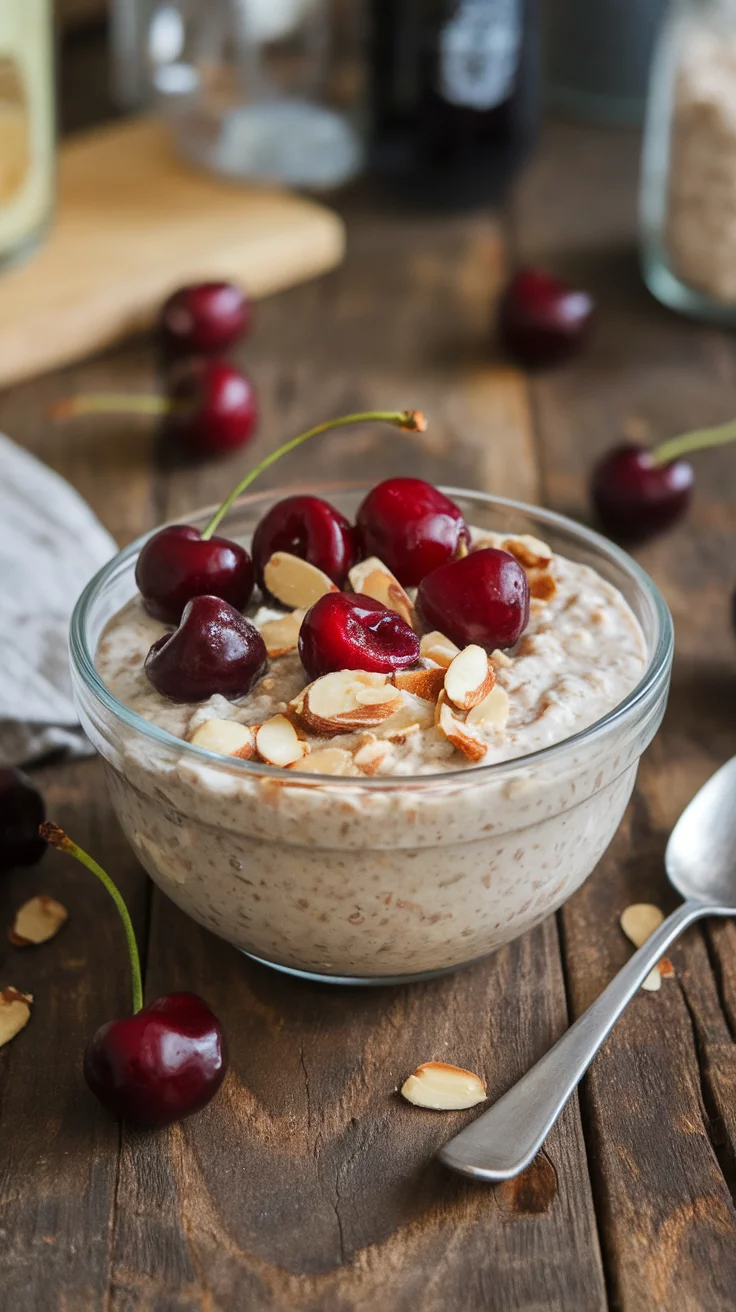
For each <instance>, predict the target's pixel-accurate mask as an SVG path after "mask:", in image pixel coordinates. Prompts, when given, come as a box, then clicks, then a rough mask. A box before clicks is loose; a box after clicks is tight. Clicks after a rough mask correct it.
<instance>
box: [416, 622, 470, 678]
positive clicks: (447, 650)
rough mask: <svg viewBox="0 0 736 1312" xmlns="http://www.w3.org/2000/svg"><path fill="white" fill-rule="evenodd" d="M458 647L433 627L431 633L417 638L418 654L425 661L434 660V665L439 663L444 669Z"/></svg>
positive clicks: (452, 658)
mask: <svg viewBox="0 0 736 1312" xmlns="http://www.w3.org/2000/svg"><path fill="white" fill-rule="evenodd" d="M459 651H460V648H459V647H456V646H455V643H454V642H450V639H449V638H446V637H445V635H444V633H439V632H438V630H437V629H433V630H432V632H431V633H425V634H424V636H423V637H422V638H420V640H419V654H420V656H423V657H424V659H425V660H427V661H434V663H435V665H440V666H441V667H442V669H443V670H446V669H447V668H448V666H449V665H451V664H452V662H453V661H454V659H455V657H456V656H457V654H458V652H459Z"/></svg>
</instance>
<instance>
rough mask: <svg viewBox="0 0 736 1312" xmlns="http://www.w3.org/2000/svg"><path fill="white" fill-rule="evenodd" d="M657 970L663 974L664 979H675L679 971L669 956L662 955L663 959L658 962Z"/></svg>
mask: <svg viewBox="0 0 736 1312" xmlns="http://www.w3.org/2000/svg"><path fill="white" fill-rule="evenodd" d="M657 970H658V971H659V973H660V975H661V976H662V979H674V978H675V975H676V973H677V972H676V970H675V967H674V966H673V964H672V962H671V961H670V959H669V957H662V959H661V960H660V961H658V962H657Z"/></svg>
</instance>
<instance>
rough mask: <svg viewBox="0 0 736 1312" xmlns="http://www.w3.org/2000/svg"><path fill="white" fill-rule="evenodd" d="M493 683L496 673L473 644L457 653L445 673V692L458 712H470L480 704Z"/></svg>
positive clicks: (479, 649)
mask: <svg viewBox="0 0 736 1312" xmlns="http://www.w3.org/2000/svg"><path fill="white" fill-rule="evenodd" d="M495 682H496V671H495V670H494V668H493V666H492V665H491V663H490V661H489V660H488V657H487V655H486V653H485V651H484V650H483V648H482V647H478V646H476V645H475V643H473V644H471V646H469V647H465V648H463V650H462V651H461V652H458V654H457V656H456V657H455V659H454V660H453V662H452V664H451V665H449V666H448V668H447V670H446V672H445V692H446V693H447V696H448V698H449V699H450V701H451V702H452V704H453V706H457V708H458V710H460V711H470V710H472V708H473V707H474V706H477V705H478V702H482V701H483V698H484V697H487V696H488V694H489V692H490V691H491V688H492V687H493V685H494V683H495Z"/></svg>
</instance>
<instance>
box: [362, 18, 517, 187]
mask: <svg viewBox="0 0 736 1312" xmlns="http://www.w3.org/2000/svg"><path fill="white" fill-rule="evenodd" d="M370 8H371V15H372V24H373V27H372V58H371V71H372V79H371V80H372V141H373V152H372V153H373V164H374V168H375V169H376V171H377V172H378V173H379V174H381V175H383V176H384V177H385V178H387V179H389V180H390V182H391V184H392V187H393V189H394V190H395V191H397V192H398V193H399V194H401V195H402V196H403V197H404V198H405V199H408V200H409V199H411V200H414V201H416V202H417V203H419V204H423V205H435V206H442V207H445V206H461V205H472V204H477V203H482V202H489V201H490V202H493V201H496V200H498V199H499V198H500V196H501V195H502V194H503V191H504V189H505V187H506V185H507V184H508V182H509V181H510V179H511V177H512V175H513V173H514V171H515V169H516V168H517V166H518V164H519V163H520V161H521V160H522V159H523V157H524V155H525V153H526V151H527V150H528V148H529V146H530V145H531V143H532V142H533V140H534V137H535V133H536V127H537V120H538V113H539V13H538V5H537V0H373V3H372V5H371V7H370Z"/></svg>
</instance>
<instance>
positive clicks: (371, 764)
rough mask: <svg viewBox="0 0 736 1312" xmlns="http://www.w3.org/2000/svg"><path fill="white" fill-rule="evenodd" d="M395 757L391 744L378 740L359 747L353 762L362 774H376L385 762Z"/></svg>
mask: <svg viewBox="0 0 736 1312" xmlns="http://www.w3.org/2000/svg"><path fill="white" fill-rule="evenodd" d="M393 755H394V749H393V747H392V746H391V744H390V742H388V741H386V740H385V739H384V740H383V741H381V740H379V739H377V738H376V739H374V740H373V742H368V743H364V744H363V746H362V747H359V748H358V750H357V752H356V753H355V756H354V757H353V760H354V761H355V764H356V765H357V767H358V769H359V770H360V772H361V774H375V773H376V770H380V768H381V766H382V765H383V763H384V761H387V760H389V759H390V758H391V757H392V756H393Z"/></svg>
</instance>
